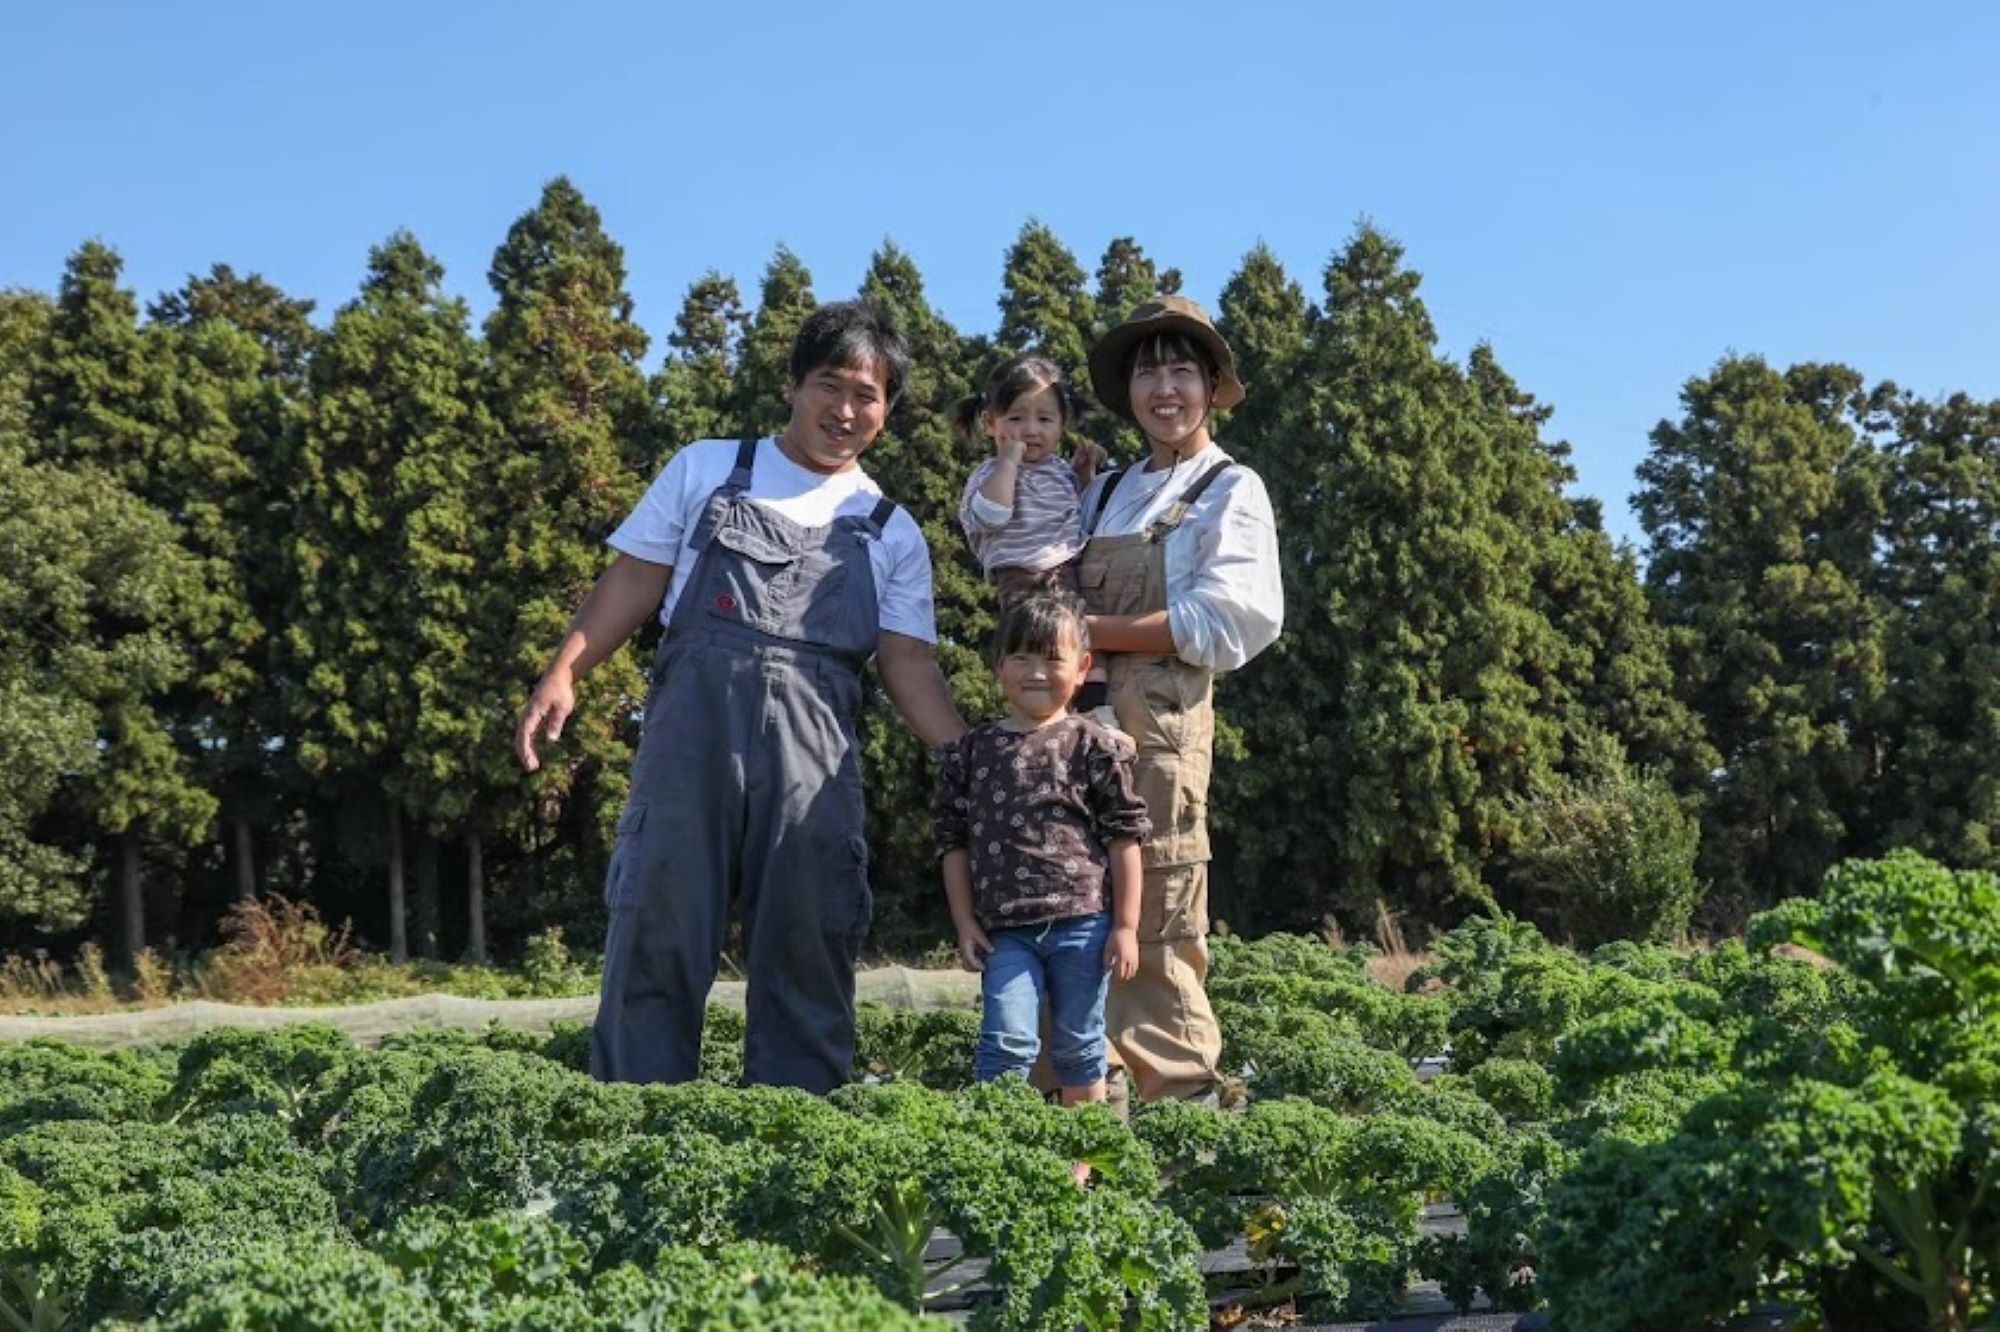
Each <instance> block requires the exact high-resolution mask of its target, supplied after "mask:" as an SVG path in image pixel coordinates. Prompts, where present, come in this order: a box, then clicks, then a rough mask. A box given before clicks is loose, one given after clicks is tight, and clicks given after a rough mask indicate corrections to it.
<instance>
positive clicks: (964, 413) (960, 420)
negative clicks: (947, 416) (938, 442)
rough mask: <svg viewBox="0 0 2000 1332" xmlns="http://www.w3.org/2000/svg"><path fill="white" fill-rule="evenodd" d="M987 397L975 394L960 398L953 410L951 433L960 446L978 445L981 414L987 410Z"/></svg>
mask: <svg viewBox="0 0 2000 1332" xmlns="http://www.w3.org/2000/svg"><path fill="white" fill-rule="evenodd" d="M985 407H986V395H985V394H983V393H974V394H971V395H969V396H967V397H964V398H960V399H959V400H958V401H957V402H956V403H955V404H953V406H952V409H951V433H952V434H953V435H955V436H957V438H958V442H959V443H960V444H976V443H978V441H979V413H980V412H981V411H983V410H985Z"/></svg>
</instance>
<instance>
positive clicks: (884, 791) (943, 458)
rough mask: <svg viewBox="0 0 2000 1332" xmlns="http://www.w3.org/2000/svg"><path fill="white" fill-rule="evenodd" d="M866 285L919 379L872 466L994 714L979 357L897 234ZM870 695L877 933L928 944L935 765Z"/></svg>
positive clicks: (964, 686)
mask: <svg viewBox="0 0 2000 1332" xmlns="http://www.w3.org/2000/svg"><path fill="white" fill-rule="evenodd" d="M861 295H862V296H863V297H865V298H867V299H868V300H871V301H873V302H875V303H876V304H877V305H878V306H880V307H881V308H882V309H883V310H884V311H886V312H887V313H888V315H889V317H890V318H891V319H892V320H894V321H895V324H896V326H897V327H898V328H900V329H901V330H902V331H903V334H904V336H905V337H907V338H908V339H909V340H910V350H911V354H912V355H911V359H912V364H911V370H910V380H909V383H908V384H907V385H906V386H905V387H904V390H903V396H902V398H901V399H899V400H898V402H897V403H896V406H895V407H894V409H893V410H892V411H891V412H890V415H889V422H888V425H887V426H886V427H885V428H884V429H883V431H882V434H881V435H880V437H878V438H877V440H876V442H875V445H874V447H872V448H871V449H870V450H869V451H868V453H867V454H866V456H864V457H863V458H862V460H861V461H862V466H863V467H864V468H865V469H866V470H867V472H868V474H869V475H870V476H872V477H873V478H874V479H875V480H876V482H877V483H878V484H879V485H880V486H881V487H882V490H883V493H884V494H886V495H887V496H888V497H889V498H890V499H892V500H894V501H896V502H897V503H898V504H900V505H902V506H903V507H904V508H905V509H907V510H908V511H909V513H910V516H911V517H913V518H915V519H916V520H917V523H918V525H919V526H920V527H922V528H923V532H924V540H925V541H926V542H927V543H928V544H929V546H930V551H931V565H932V571H933V587H934V590H935V594H936V603H937V622H938V663H939V665H940V667H942V669H943V670H944V673H945V678H946V680H947V681H949V682H950V684H951V686H952V691H953V693H954V694H955V695H956V696H957V698H958V700H959V705H960V707H961V708H963V709H965V710H966V711H967V712H968V713H969V714H970V715H974V716H981V715H985V713H986V712H987V710H988V709H989V708H990V707H991V706H992V705H993V703H994V701H995V696H994V691H993V688H992V684H991V672H990V671H989V670H988V668H987V666H986V661H985V645H986V643H987V641H988V639H989V638H990V637H991V635H992V629H993V613H992V599H991V595H990V593H989V592H988V590H987V588H986V585H985V579H984V577H983V576H982V574H981V572H980V569H979V564H978V561H976V560H975V559H973V558H972V552H971V550H970V548H969V547H968V546H967V545H966V541H965V536H964V534H963V533H962V532H961V531H960V530H959V527H958V497H959V494H960V492H961V491H963V489H964V487H965V482H966V479H967V478H968V477H969V476H970V475H971V471H972V464H973V458H972V456H971V455H970V454H969V453H968V452H966V451H965V450H962V449H960V448H959V447H958V445H957V441H956V440H955V439H954V438H953V435H952V427H951V419H950V412H951V407H952V405H953V404H954V403H955V402H956V401H957V400H958V399H960V398H962V397H963V396H965V395H966V394H968V393H970V392H972V391H973V388H974V386H975V381H974V378H973V376H974V374H975V373H977V367H975V366H973V365H971V364H970V363H969V362H968V359H967V356H966V354H965V346H964V342H963V340H962V339H961V338H960V337H959V335H958V334H957V332H956V331H954V330H953V329H952V327H951V325H950V324H949V323H948V322H947V321H946V320H945V319H944V318H943V317H942V316H940V315H939V314H937V313H936V312H935V311H934V310H932V309H931V306H930V303H929V301H928V300H927V299H926V298H925V296H924V284H923V278H922V276H921V275H920V274H919V273H918V272H917V266H916V264H915V263H914V262H912V261H911V259H910V257H909V256H908V255H906V254H904V253H903V252H902V251H901V250H900V249H898V248H897V247H896V245H895V244H894V242H891V241H884V242H883V244H882V247H881V248H880V249H878V250H877V251H876V252H875V255H874V258H873V259H872V261H871V262H870V264H869V267H868V273H867V276H866V277H865V278H864V279H863V280H862V284H861ZM869 698H870V704H871V706H870V708H869V710H868V712H867V714H866V716H865V717H864V718H863V723H862V736H861V741H862V753H863V762H864V764H865V765H866V767H867V776H868V785H867V791H868V816H869V840H870V842H871V844H872V852H873V869H872V871H871V873H872V875H873V877H874V879H875V883H876V893H877V899H876V900H877V907H878V910H877V936H876V937H877V939H878V940H884V939H886V940H891V941H894V942H898V943H906V944H916V943H920V942H923V941H928V940H930V939H934V938H936V937H937V936H938V934H939V932H940V931H941V930H942V929H943V928H944V927H945V926H946V924H947V918H946V916H945V915H944V913H943V912H942V910H941V908H942V904H943V894H942V893H941V892H940V891H939V889H938V883H939V880H938V878H937V854H936V851H935V849H934V847H933V844H932V841H931V826H930V793H931V783H932V781H933V780H934V777H935V773H934V771H933V769H932V766H931V762H930V757H929V755H928V754H926V753H925V751H924V747H923V744H922V742H921V741H919V740H918V739H917V737H916V736H915V735H914V734H912V733H911V732H910V730H909V729H908V728H907V727H905V726H904V725H903V724H902V722H901V720H900V719H899V718H897V716H896V715H895V712H894V710H893V709H892V708H891V707H890V706H889V702H888V698H887V696H886V695H885V694H883V693H882V691H881V689H880V688H879V686H878V687H874V688H871V689H870V691H869Z"/></svg>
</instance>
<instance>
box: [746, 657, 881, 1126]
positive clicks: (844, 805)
mask: <svg viewBox="0 0 2000 1332" xmlns="http://www.w3.org/2000/svg"><path fill="white" fill-rule="evenodd" d="M762 669H763V671H764V679H765V690H764V697H765V700H766V707H767V709H768V711H767V713H766V715H765V717H764V719H763V723H762V725H761V726H760V728H759V733H758V737H757V740H756V743H755V746H754V748H752V749H750V750H748V751H746V753H745V758H744V763H745V767H746V769H747V771H748V774H749V789H748V800H747V811H748V817H747V820H746V825H745V835H744V843H743V844H744V853H743V861H744V863H743V901H742V910H743V938H744V948H745V952H746V954H747V963H748V969H749V978H750V985H749V1001H748V1015H747V1032H746V1037H745V1042H744V1053H743V1076H744V1080H745V1081H746V1082H749V1083H752V1084H763V1085H771V1086H781V1087H803V1088H805V1089H806V1090H807V1091H811V1092H820V1093H824V1092H829V1091H832V1090H833V1089H834V1088H835V1087H838V1086H840V1085H841V1084H842V1083H844V1082H846V1081H847V1079H848V1076H849V1074H850V1072H851V1070H852V1067H853V1064H854V964H855V961H856V959H857V957H858V955H859V954H860V951H861V941H862V939H863V938H864V937H865V936H866V935H867V933H868V921H869V917H870V915H871V914H872V911H873V905H874V904H873V899H872V898H871V896H870V894H869V888H868V843H867V841H866V839H865V838H864V837H863V836H862V800H861V774H860V769H859V767H858V766H857V763H856V758H855V754H856V746H855V744H854V737H853V735H852V733H851V731H850V730H849V729H848V723H847V721H846V720H845V719H846V718H850V717H852V716H853V715H854V714H855V711H856V709H857V708H858V705H859V691H860V688H861V685H860V680H859V678H858V677H857V676H856V675H855V674H854V672H853V671H851V670H848V669H846V668H844V667H842V666H840V665H839V664H838V663H835V662H830V661H825V660H821V659H816V658H814V657H813V656H811V655H808V654H792V653H788V652H782V651H775V650H774V651H772V652H771V653H769V654H767V655H766V657H765V660H764V662H763V666H762Z"/></svg>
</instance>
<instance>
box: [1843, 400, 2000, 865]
mask: <svg viewBox="0 0 2000 1332" xmlns="http://www.w3.org/2000/svg"><path fill="white" fill-rule="evenodd" d="M1871 406H1872V407H1873V409H1874V411H1873V413H1872V414H1875V415H1880V416H1884V417H1886V418H1887V420H1886V423H1885V424H1886V425H1887V426H1888V428H1889V429H1890V431H1891V442H1890V443H1889V445H1888V450H1887V451H1888V459H1887V462H1888V478H1887V480H1888V484H1887V486H1886V487H1885V490H1884V495H1885V498H1886V501H1887V503H1886V513H1885V515H1884V522H1883V539H1882V546H1881V570H1880V587H1881V593H1882V600H1883V602H1884V604H1885V606H1886V608H1887V613H1888V615H1889V631H1888V663H1887V665H1888V677H1889V678H1888V687H1887V689H1886V690H1885V691H1884V695H1883V699H1882V702H1883V705H1884V708H1885V710H1886V712H1887V714H1888V716H1887V717H1886V719H1885V721H1886V725H1885V731H1886V737H1885V744H1884V747H1883V748H1884V753H1883V755H1882V760H1881V764H1880V770H1879V772H1875V771H1871V772H1869V773H1868V774H1867V776H1868V778H1869V797H1870V803H1871V809H1872V810H1874V811H1875V813H1876V821H1877V823H1878V825H1879V833H1878V843H1879V846H1871V847H1870V848H1869V850H1871V851H1874V850H1877V849H1881V850H1887V849H1889V848H1891V847H1901V846H1908V847H1914V848H1916V849H1917V850H1919V851H1922V852H1923V853H1924V854H1925V855H1927V856H1932V857H1934V858H1936V859H1940V860H1944V861H1947V862H1949V863H1951V864H1953V865H1958V866H1962V867H1964V868H1967V869H1984V870H2000V761H1996V759H1995V755H2000V402H1981V401H1979V400H1977V399H1974V398H1971V397H1969V396H1967V395H1965V394H1955V395H1953V396H1951V397H1950V398H1947V399H1945V400H1943V401H1941V402H1929V401H1925V400H1922V399H1919V398H1915V397H1912V396H1909V395H1905V394H1902V393H1899V392H1897V391H1896V390H1895V389H1894V388H1893V386H1887V385H1885V386H1884V387H1883V388H1882V389H1880V390H1878V391H1877V392H1876V394H1875V395H1874V401H1873V403H1872V404H1871Z"/></svg>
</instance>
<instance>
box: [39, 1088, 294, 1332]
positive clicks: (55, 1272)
mask: <svg viewBox="0 0 2000 1332" xmlns="http://www.w3.org/2000/svg"><path fill="white" fill-rule="evenodd" d="M318 1168H319V1164H318V1162H317V1161H316V1160H315V1159H314V1158H313V1157H312V1156H311V1155H309V1154H308V1153H306V1152H304V1151H302V1150H300V1148H299V1147H298V1146H297V1145H296V1144H295V1143H294V1142H293V1141H292V1139H291V1137H290V1135H289V1134H288V1133H287V1132H286V1131H285V1128H284V1126H283V1125H282V1124H281V1123H279V1122H278V1121H277V1120H275V1119H266V1118H259V1117H255V1116H240V1117H230V1118H227V1119H220V1120H214V1121H207V1122H202V1123H196V1124H193V1125H190V1126H188V1127H185V1128H181V1127H175V1126H169V1125H154V1124H145V1123H122V1124H114V1123H102V1122H84V1121H74V1120H72V1121H50V1122H45V1123H41V1124H36V1125H33V1126H30V1127H27V1128H25V1129H22V1130H21V1131H19V1132H17V1133H13V1134H11V1135H10V1136H8V1137H6V1138H5V1139H4V1140H0V1170H11V1171H13V1172H15V1173H16V1174H18V1176H19V1177H20V1178H21V1179H23V1180H26V1181H28V1182H29V1183H30V1184H32V1185H33V1186H34V1190H35V1193H34V1200H35V1204H36V1211H37V1213H38V1215H37V1220H36V1224H35V1226H34V1227H33V1228H32V1230H31V1231H28V1232H26V1233H21V1234H18V1235H17V1236H16V1246H15V1247H12V1248H10V1249H8V1250H7V1251H5V1252H0V1266H4V1267H5V1268H6V1270H7V1271H8V1273H10V1274H11V1275H12V1276H13V1278H14V1280H15V1282H16V1283H17V1284H20V1283H21V1282H22V1281H23V1275H24V1273H26V1272H28V1271H30V1270H32V1272H33V1273H34V1274H35V1275H34V1277H33V1278H32V1283H35V1284H38V1285H39V1287H40V1289H41V1290H43V1291H44V1292H54V1293H55V1294H56V1295H58V1296H59V1297H60V1298H62V1299H64V1300H65V1301H66V1302H68V1303H70V1304H72V1305H73V1307H74V1308H75V1309H77V1310H78V1311H79V1315H80V1316H81V1317H84V1318H86V1319H91V1320H95V1319H98V1318H103V1317H106V1316H110V1315H114V1314H117V1315H124V1316H133V1315H142V1314H143V1311H145V1310H147V1309H149V1308H153V1307H157V1305H158V1304H159V1302H160V1301H161V1300H162V1299H164V1298H166V1297H167V1296H168V1295H169V1294H170V1293H171V1292H172V1291H173V1290H174V1289H176V1288H177V1284H178V1283H179V1282H181V1281H183V1280H185V1279H186V1277H187V1274H188V1272H189V1270H190V1269H191V1268H192V1267H193V1266H195V1265H197V1264H199V1263H200V1262H202V1261H203V1260H205V1259H206V1258H208V1257H209V1256H211V1255H214V1254H217V1253H221V1252H224V1251H226V1250H228V1249H230V1248H232V1247H234V1246H236V1245H240V1244H242V1243H244V1242H246V1241H250V1240H253V1239H255V1238H257V1237H259V1236H261V1235H264V1234H270V1233H285V1232H292V1233H298V1234H302V1235H317V1236H319V1237H320V1238H321V1242H325V1239H326V1238H327V1237H329V1236H330V1235H331V1234H332V1231H333V1227H334V1211H333V1201H332V1199H331V1198H330V1197H329V1196H328V1195H327V1193H326V1191H325V1190H324V1189H323V1188H321V1187H320V1185H319V1182H318Z"/></svg>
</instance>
